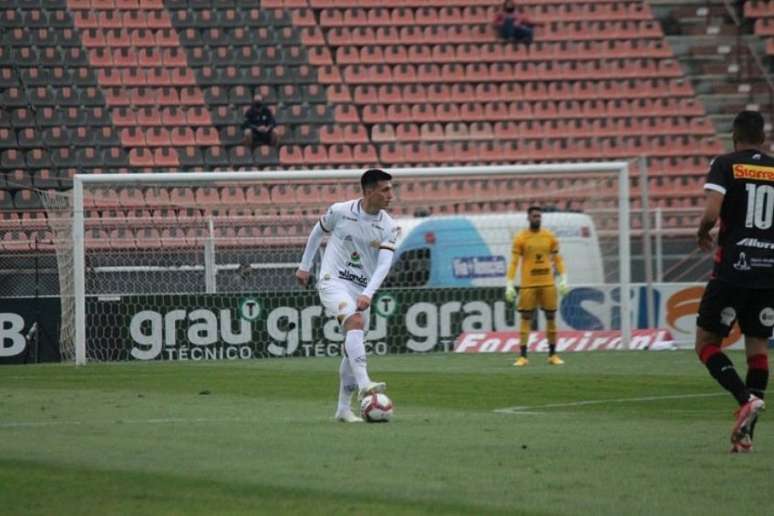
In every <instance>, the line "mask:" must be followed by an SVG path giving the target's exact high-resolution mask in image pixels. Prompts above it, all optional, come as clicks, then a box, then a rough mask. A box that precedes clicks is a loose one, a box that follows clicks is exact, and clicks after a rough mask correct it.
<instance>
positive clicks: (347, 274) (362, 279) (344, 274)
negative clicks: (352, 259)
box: [339, 269, 368, 287]
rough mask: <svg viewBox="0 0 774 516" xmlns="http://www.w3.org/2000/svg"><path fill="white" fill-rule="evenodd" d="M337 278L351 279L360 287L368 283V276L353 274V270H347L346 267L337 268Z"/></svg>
mask: <svg viewBox="0 0 774 516" xmlns="http://www.w3.org/2000/svg"><path fill="white" fill-rule="evenodd" d="M339 278H341V279H343V280H347V281H351V282H352V283H355V284H356V285H360V286H361V287H365V286H367V285H368V278H367V277H366V275H365V274H355V273H354V272H352V271H348V270H346V269H342V270H339Z"/></svg>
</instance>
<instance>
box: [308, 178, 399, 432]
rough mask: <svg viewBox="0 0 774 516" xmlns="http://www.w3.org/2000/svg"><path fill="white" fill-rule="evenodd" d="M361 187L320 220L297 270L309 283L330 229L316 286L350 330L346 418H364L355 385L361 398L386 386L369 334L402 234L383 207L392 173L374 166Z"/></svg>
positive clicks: (342, 368)
mask: <svg viewBox="0 0 774 516" xmlns="http://www.w3.org/2000/svg"><path fill="white" fill-rule="evenodd" d="M360 186H361V188H362V190H363V197H362V198H360V199H355V200H351V201H345V202H337V203H335V204H333V205H331V207H330V208H328V211H327V212H326V213H325V215H323V216H322V218H320V221H319V222H318V223H317V224H315V226H314V228H313V229H312V232H311V234H310V235H309V239H308V240H307V242H306V248H305V249H304V255H303V258H302V259H301V264H300V265H299V267H298V270H297V271H296V279H297V280H298V282H299V284H301V286H306V285H307V284H308V283H309V276H310V273H309V271H310V269H311V268H312V263H313V262H314V257H315V255H316V254H317V249H318V248H319V247H320V241H321V240H322V237H323V235H324V234H327V235H328V236H329V240H328V245H327V246H326V248H325V253H324V254H323V258H322V264H321V266H320V274H319V277H318V280H317V290H318V292H319V293H320V301H321V302H322V304H323V306H324V307H325V311H326V312H327V313H329V314H331V315H335V316H336V318H337V319H338V321H339V324H340V325H341V327H342V329H343V331H344V335H345V336H344V357H343V358H342V360H341V364H340V365H339V380H340V383H339V402H338V407H337V409H336V416H335V417H336V420H337V421H341V422H345V423H357V422H361V421H362V419H361V418H360V417H358V416H356V415H355V414H354V413H353V412H352V408H351V406H350V403H351V401H352V394H353V393H354V392H355V390H357V391H358V398H359V399H362V398H363V397H364V396H366V395H367V394H372V393H375V392H384V390H385V388H386V385H385V384H384V383H383V382H373V381H371V379H370V378H369V376H368V369H367V367H366V351H365V344H364V337H365V332H366V331H368V319H369V314H370V311H371V299H373V296H374V293H375V292H376V290H377V289H378V288H379V286H380V285H381V284H382V282H383V281H384V278H385V277H386V276H387V273H388V272H389V271H390V265H392V256H393V252H394V251H395V242H396V240H397V238H398V234H399V228H398V227H397V226H396V225H395V223H394V221H393V220H392V217H390V216H389V215H388V214H387V212H386V211H384V209H385V208H387V207H388V206H389V205H390V202H391V201H392V197H393V191H392V176H391V175H390V174H388V173H387V172H385V171H383V170H380V169H377V168H372V169H369V170H366V171H365V173H363V175H362V176H361V177H360Z"/></svg>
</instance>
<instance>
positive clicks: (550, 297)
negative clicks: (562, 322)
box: [516, 285, 557, 312]
mask: <svg viewBox="0 0 774 516" xmlns="http://www.w3.org/2000/svg"><path fill="white" fill-rule="evenodd" d="M556 301H557V295H556V285H548V286H544V287H522V288H521V289H519V303H518V306H517V307H516V309H517V310H518V311H519V312H531V311H532V310H535V309H536V308H540V309H542V310H544V311H546V312H556Z"/></svg>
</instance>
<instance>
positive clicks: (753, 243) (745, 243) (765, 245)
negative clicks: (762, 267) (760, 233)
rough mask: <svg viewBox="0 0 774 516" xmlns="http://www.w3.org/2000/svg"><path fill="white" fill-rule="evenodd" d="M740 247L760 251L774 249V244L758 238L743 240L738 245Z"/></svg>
mask: <svg viewBox="0 0 774 516" xmlns="http://www.w3.org/2000/svg"><path fill="white" fill-rule="evenodd" d="M736 245H737V246H739V247H755V248H758V249H774V242H765V241H762V240H758V239H757V238H743V239H741V240H740V241H739V242H737V243H736Z"/></svg>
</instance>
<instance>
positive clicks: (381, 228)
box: [371, 222, 384, 231]
mask: <svg viewBox="0 0 774 516" xmlns="http://www.w3.org/2000/svg"><path fill="white" fill-rule="evenodd" d="M371 227H375V228H376V229H378V230H379V231H384V227H382V226H380V225H379V224H376V223H375V222H371Z"/></svg>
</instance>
